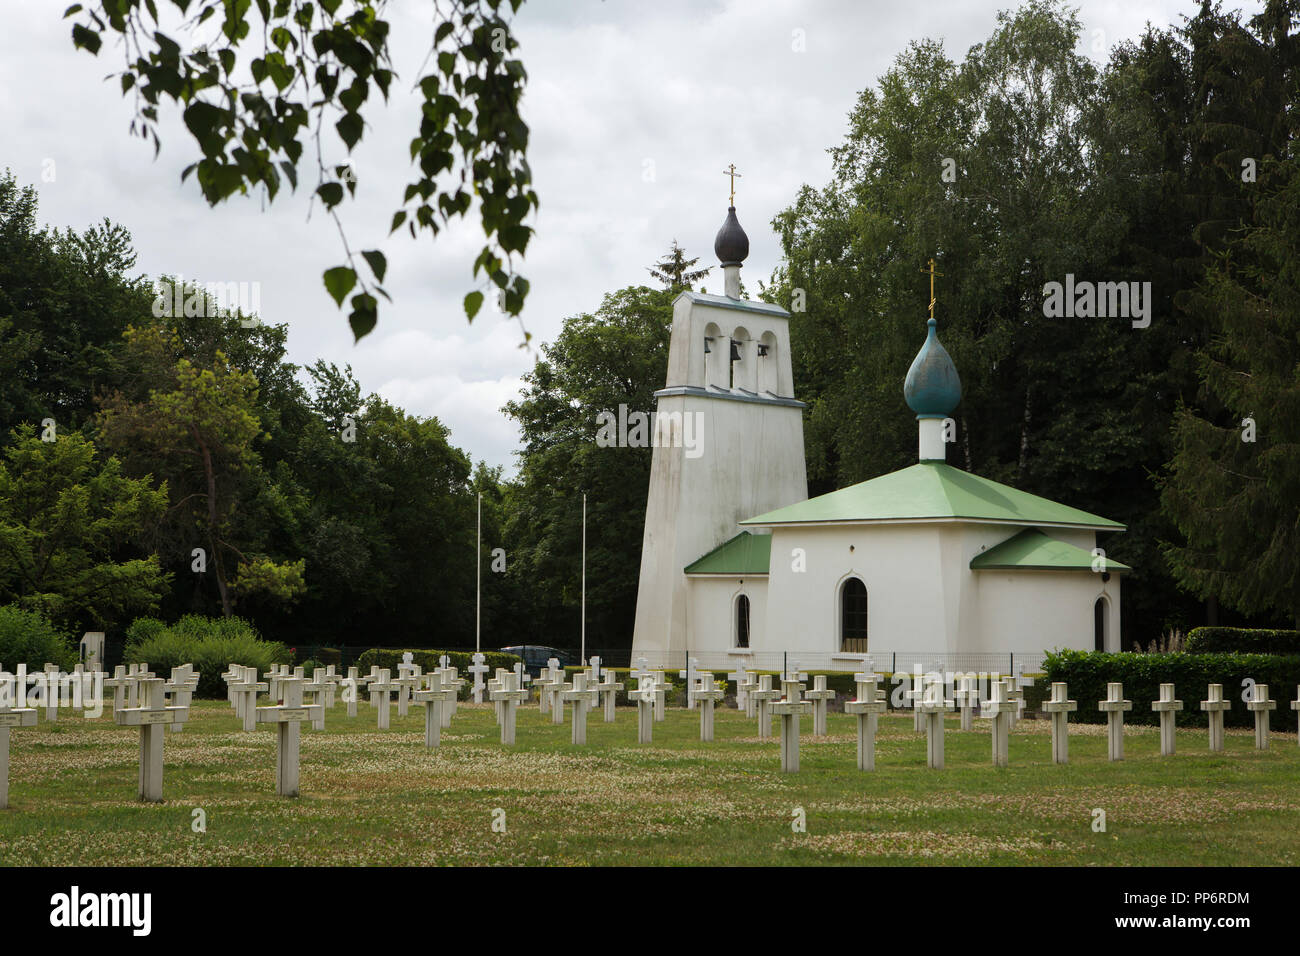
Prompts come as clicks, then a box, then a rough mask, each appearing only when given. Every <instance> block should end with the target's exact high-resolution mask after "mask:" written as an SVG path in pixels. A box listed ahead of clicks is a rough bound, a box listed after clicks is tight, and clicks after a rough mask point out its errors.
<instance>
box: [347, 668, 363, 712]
mask: <svg viewBox="0 0 1300 956" xmlns="http://www.w3.org/2000/svg"><path fill="white" fill-rule="evenodd" d="M361 683H362V678H361V677H360V675H359V674H358V673H357V668H356V667H349V668H348V676H347V677H345V678H343V681H342V688H343V703H345V704H347V705H348V716H349V717H355V716H356V715H357V700H358V699H359V698H360V697H361Z"/></svg>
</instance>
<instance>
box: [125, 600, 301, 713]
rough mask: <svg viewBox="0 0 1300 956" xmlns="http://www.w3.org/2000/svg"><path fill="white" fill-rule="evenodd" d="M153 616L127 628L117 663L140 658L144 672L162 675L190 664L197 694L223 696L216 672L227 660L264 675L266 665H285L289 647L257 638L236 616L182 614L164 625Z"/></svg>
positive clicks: (222, 670)
mask: <svg viewBox="0 0 1300 956" xmlns="http://www.w3.org/2000/svg"><path fill="white" fill-rule="evenodd" d="M160 624H161V622H159V621H156V620H155V619H153V618H142V619H140V620H137V621H135V622H133V623H132V625H131V626H130V627H129V628H128V629H127V639H126V648H125V650H124V651H123V653H122V661H123V663H126V664H138V663H139V662H141V661H145V662H147V663H148V664H149V666H150V670H152V671H153V672H154V673H155V674H158V675H159V676H163V677H165V676H167V675H168V674H169V673H170V672H171V669H172V668H173V667H177V666H179V665H181V664H193V665H194V668H195V669H196V670H197V671H198V672H199V687H198V691H197V696H199V697H215V698H221V697H225V696H226V682H225V681H224V680H222V679H221V675H222V674H224V673H225V672H226V668H227V667H228V666H229V665H231V664H243V665H244V666H245V667H256V668H257V669H258V671H259V672H262V673H265V672H266V671H268V670H270V669H271V665H272V664H288V663H290V661H291V658H292V655H291V654H290V653H289V648H287V647H286V646H285V645H283V644H280V643H278V642H276V641H266V640H263V639H262V638H261V637H260V636H259V635H258V633H257V630H256V629H255V628H254V627H253V625H252V624H250V623H248V622H247V621H245V620H244V619H242V618H238V617H203V616H202V615H199V614H187V615H186V616H185V617H182V618H181V619H180V620H179V621H177V622H176V623H175V624H172V625H170V626H168V625H165V624H162V625H161V626H159V625H160Z"/></svg>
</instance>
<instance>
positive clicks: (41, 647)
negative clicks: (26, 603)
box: [0, 604, 80, 671]
mask: <svg viewBox="0 0 1300 956" xmlns="http://www.w3.org/2000/svg"><path fill="white" fill-rule="evenodd" d="M79 657H80V654H79V653H78V651H77V650H76V648H74V647H73V644H72V641H71V639H70V638H69V637H68V635H66V634H64V633H63V632H62V631H60V630H59V629H58V628H57V627H55V626H54V625H53V624H52V623H51V622H50V621H49V620H47V619H46V618H45V617H43V616H42V615H40V614H37V613H36V612H35V611H24V610H23V609H22V608H20V607H19V606H18V605H16V604H8V605H5V606H4V607H0V664H4V665H5V667H6V668H8V669H9V670H13V668H15V667H17V666H18V665H19V664H26V665H27V669H28V671H38V670H40V669H41V668H43V667H44V666H45V665H46V664H57V665H58V666H59V667H61V668H62V669H63V670H65V671H67V670H72V668H73V667H74V666H75V665H76V663H77V659H78V658H79Z"/></svg>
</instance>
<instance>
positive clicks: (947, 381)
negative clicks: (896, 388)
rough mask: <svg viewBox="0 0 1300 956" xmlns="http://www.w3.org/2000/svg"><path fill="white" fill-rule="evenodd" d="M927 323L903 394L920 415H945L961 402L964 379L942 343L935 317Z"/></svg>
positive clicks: (910, 406) (908, 371)
mask: <svg viewBox="0 0 1300 956" xmlns="http://www.w3.org/2000/svg"><path fill="white" fill-rule="evenodd" d="M926 324H927V325H928V326H929V332H928V333H927V334H926V337H925V344H924V345H922V346H921V351H919V352H917V353H916V358H914V359H912V367H911V368H909V369H908V370H907V379H906V381H904V382H903V397H904V398H906V399H907V406H908V408H910V409H911V410H912V411H914V412H916V417H917V418H946V417H947V416H948V414H949V413H950V412H952V410H953V409H954V408H956V407H957V403H958V402H960V401H961V379H960V378H958V377H957V367H956V366H955V365H953V364H952V357H951V356H950V355H949V354H948V350H947V349H945V348H944V347H943V346H942V345H941V344H940V343H939V336H938V335H937V334H936V332H935V322H934V319H930V321H929V322H928V323H926Z"/></svg>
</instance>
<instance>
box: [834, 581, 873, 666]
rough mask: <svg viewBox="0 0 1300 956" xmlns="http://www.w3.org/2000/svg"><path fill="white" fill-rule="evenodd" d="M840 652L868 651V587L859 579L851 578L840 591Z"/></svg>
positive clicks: (856, 652) (855, 652)
mask: <svg viewBox="0 0 1300 956" xmlns="http://www.w3.org/2000/svg"><path fill="white" fill-rule="evenodd" d="M840 650H841V651H847V652H850V653H854V654H863V653H866V650H867V586H866V585H865V584H863V583H862V582H861V581H860V580H858V579H857V578H849V579H848V580H847V581H845V582H844V587H843V588H842V589H841V590H840Z"/></svg>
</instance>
